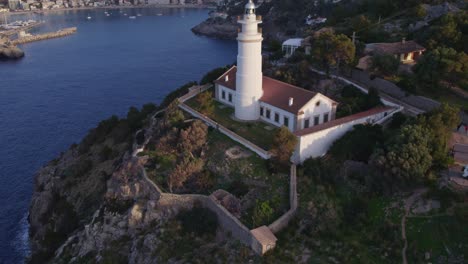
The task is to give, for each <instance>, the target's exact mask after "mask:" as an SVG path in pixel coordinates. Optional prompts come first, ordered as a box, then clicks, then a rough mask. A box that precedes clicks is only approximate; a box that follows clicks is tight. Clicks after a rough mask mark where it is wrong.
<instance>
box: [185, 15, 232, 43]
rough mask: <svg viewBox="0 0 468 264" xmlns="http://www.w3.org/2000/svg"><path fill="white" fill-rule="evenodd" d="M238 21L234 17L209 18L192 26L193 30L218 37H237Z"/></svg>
mask: <svg viewBox="0 0 468 264" xmlns="http://www.w3.org/2000/svg"><path fill="white" fill-rule="evenodd" d="M237 29H238V26H237V23H236V22H235V21H234V20H233V19H229V18H228V19H221V18H209V19H207V20H205V21H203V22H202V23H200V24H199V25H197V26H195V27H193V28H192V32H194V33H195V34H198V35H203V36H207V37H211V38H218V39H236V37H237Z"/></svg>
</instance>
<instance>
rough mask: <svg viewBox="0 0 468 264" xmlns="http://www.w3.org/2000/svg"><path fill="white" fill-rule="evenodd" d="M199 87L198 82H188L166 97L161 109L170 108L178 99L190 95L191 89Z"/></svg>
mask: <svg viewBox="0 0 468 264" xmlns="http://www.w3.org/2000/svg"><path fill="white" fill-rule="evenodd" d="M194 85H197V82H188V83H186V84H184V85H182V86H181V87H179V88H177V89H176V90H174V91H172V92H170V93H169V94H168V95H166V97H164V100H163V101H162V102H161V105H160V107H161V108H165V107H167V106H169V105H170V104H171V103H172V102H174V101H175V100H176V99H177V98H179V97H181V96H182V95H185V94H187V93H188V91H189V88H190V87H192V86H194Z"/></svg>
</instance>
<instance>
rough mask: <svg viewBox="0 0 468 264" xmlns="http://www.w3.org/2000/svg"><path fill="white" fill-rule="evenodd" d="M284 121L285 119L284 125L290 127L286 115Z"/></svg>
mask: <svg viewBox="0 0 468 264" xmlns="http://www.w3.org/2000/svg"><path fill="white" fill-rule="evenodd" d="M283 121H284V122H283V124H284V126H285V127H289V118H287V117H284V120H283Z"/></svg>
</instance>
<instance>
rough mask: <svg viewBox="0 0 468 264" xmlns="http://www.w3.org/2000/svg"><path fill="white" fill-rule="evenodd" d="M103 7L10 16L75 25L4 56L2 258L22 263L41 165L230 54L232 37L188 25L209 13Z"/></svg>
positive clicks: (49, 25) (0, 91)
mask: <svg viewBox="0 0 468 264" xmlns="http://www.w3.org/2000/svg"><path fill="white" fill-rule="evenodd" d="M109 11H110V12H111V13H112V15H111V16H110V17H106V16H105V14H104V10H93V11H89V10H80V11H65V12H59V13H50V14H46V15H21V16H20V15H18V16H16V18H17V19H20V18H21V19H36V20H45V21H46V22H45V24H44V25H42V26H41V27H40V28H38V29H36V30H35V31H36V32H44V31H52V30H57V29H60V28H63V27H71V26H77V27H78V33H77V34H75V35H73V36H70V37H65V38H60V39H53V40H47V41H43V42H35V43H30V44H25V45H23V46H22V48H23V50H24V51H25V53H26V57H25V58H24V59H23V60H20V61H18V62H0V245H1V247H0V263H21V262H22V261H23V258H24V256H25V255H26V254H27V253H28V246H27V231H28V226H27V210H28V206H29V202H30V198H31V193H32V189H33V177H34V173H35V172H36V171H37V170H38V169H39V168H40V167H41V166H42V165H43V164H45V163H46V162H47V161H49V160H51V159H53V158H54V157H56V156H57V155H58V154H59V153H60V152H61V151H64V150H66V149H67V148H68V146H69V145H70V144H72V143H73V142H78V141H79V140H80V139H81V138H82V137H83V136H84V135H85V134H86V132H87V131H88V130H89V129H90V128H92V127H94V126H95V125H96V124H97V123H98V122H99V121H100V120H102V119H104V118H107V117H109V116H110V115H112V114H118V115H120V116H122V115H124V114H125V113H126V111H127V110H128V108H129V107H130V106H138V107H140V106H141V105H143V104H144V103H147V102H155V103H158V102H160V101H161V100H162V99H163V98H164V96H165V95H166V94H167V93H169V92H170V91H171V90H173V89H175V88H177V87H179V86H180V85H182V84H184V83H186V82H188V81H192V80H199V79H200V78H201V76H202V75H203V74H204V73H205V72H207V71H208V70H210V69H212V68H215V67H218V66H223V65H226V64H229V63H232V62H234V60H235V55H236V43H235V42H232V41H221V40H212V39H208V38H204V37H198V36H195V35H194V34H192V32H191V31H190V28H191V27H192V26H194V25H196V24H197V23H199V22H201V21H202V20H204V19H205V18H206V17H207V13H208V10H203V9H122V12H123V13H127V14H128V15H129V16H130V15H137V14H142V16H141V17H137V19H135V20H131V19H129V18H128V17H126V16H124V14H123V13H120V12H119V10H109ZM161 14H162V15H161ZM87 16H91V17H92V19H91V20H87ZM11 20H14V19H12V18H10V21H11Z"/></svg>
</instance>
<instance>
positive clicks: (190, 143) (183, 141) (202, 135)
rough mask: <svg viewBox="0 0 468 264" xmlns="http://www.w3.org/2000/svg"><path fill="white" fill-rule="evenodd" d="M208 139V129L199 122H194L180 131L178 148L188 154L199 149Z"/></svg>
mask: <svg viewBox="0 0 468 264" xmlns="http://www.w3.org/2000/svg"><path fill="white" fill-rule="evenodd" d="M207 137H208V127H207V126H206V125H205V123H203V122H202V121H200V120H195V121H194V122H192V123H191V124H190V126H189V127H188V128H187V129H183V130H181V131H180V140H179V142H180V143H179V147H180V148H181V150H182V151H187V152H189V153H190V154H191V153H193V152H194V151H196V150H198V149H199V148H201V147H202V146H203V145H204V144H205V143H206V139H207Z"/></svg>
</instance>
